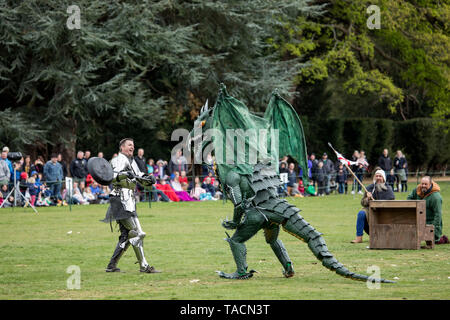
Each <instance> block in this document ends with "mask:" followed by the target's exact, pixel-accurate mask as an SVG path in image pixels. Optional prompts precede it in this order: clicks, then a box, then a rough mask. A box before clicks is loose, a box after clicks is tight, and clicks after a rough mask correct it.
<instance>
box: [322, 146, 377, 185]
mask: <svg viewBox="0 0 450 320" xmlns="http://www.w3.org/2000/svg"><path fill="white" fill-rule="evenodd" d="M328 145H329V146H330V148H331V149H333V151H334V153H336V154H337V152H336V150H334V148H333V146H332V145H331V143H329V142H328ZM341 163H342V162H341ZM343 164H344V165H345V167H346V168H347V170H348V171H350V173H351V174H352V175H353V177H354V178H355V179H356V181H358V183H359V184H360V185H361V187H362V188H363V189H364V191H365V192H366V193H370V192H369V191H367V189H366V187H365V186H364V185H363V184H362V182H361V181H359V179H358V177H357V176H356V175H355V174H354V173H353V171H352V169H350V167H349V166H348V164H347V163H343Z"/></svg>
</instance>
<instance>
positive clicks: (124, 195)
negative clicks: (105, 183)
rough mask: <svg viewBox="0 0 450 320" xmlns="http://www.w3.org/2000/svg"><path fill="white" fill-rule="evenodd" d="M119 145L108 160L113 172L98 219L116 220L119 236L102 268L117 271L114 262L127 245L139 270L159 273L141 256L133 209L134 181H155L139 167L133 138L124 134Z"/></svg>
mask: <svg viewBox="0 0 450 320" xmlns="http://www.w3.org/2000/svg"><path fill="white" fill-rule="evenodd" d="M119 148H120V152H119V154H118V156H117V157H115V158H114V159H112V160H111V166H112V169H113V173H114V179H113V180H112V185H113V190H112V191H111V193H110V198H109V199H110V206H109V208H108V211H107V212H106V217H105V219H104V220H102V221H103V222H109V223H111V222H112V220H116V221H117V224H118V225H119V230H120V236H119V241H118V243H117V246H116V248H115V250H114V253H113V255H112V257H111V260H110V261H109V264H108V266H107V267H106V272H120V269H119V268H118V267H117V264H118V262H119V260H120V258H121V257H122V255H123V254H124V253H125V251H126V250H127V249H128V247H129V246H130V245H131V246H132V247H133V250H134V253H135V254H136V258H137V260H138V263H139V270H140V272H144V273H160V272H161V271H158V270H156V269H155V268H154V267H153V266H150V265H149V264H148V262H147V260H146V259H145V256H144V238H145V232H144V231H142V228H141V224H140V223H139V219H138V216H137V213H136V199H135V194H134V190H135V188H136V184H137V183H139V184H141V185H142V186H144V187H149V186H151V185H153V184H154V183H155V179H154V177H153V176H149V175H147V174H145V173H143V172H142V171H141V170H139V167H138V165H137V163H136V161H135V160H134V158H133V152H134V141H133V139H130V138H125V139H123V140H121V141H120V145H119Z"/></svg>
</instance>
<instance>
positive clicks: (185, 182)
mask: <svg viewBox="0 0 450 320" xmlns="http://www.w3.org/2000/svg"><path fill="white" fill-rule="evenodd" d="M178 181H180V183H181V186H182V187H183V190H187V187H188V178H187V177H186V171H184V170H183V171H181V172H180V177H179V178H178Z"/></svg>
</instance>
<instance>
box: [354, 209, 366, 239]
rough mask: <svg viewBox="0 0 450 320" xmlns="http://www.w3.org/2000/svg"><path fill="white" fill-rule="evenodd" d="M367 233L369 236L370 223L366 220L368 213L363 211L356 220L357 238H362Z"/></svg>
mask: <svg viewBox="0 0 450 320" xmlns="http://www.w3.org/2000/svg"><path fill="white" fill-rule="evenodd" d="M363 231H366V233H367V234H369V222H368V221H367V218H366V212H365V211H364V210H361V211H359V212H358V217H357V218H356V236H358V237H360V236H362V235H363V234H364V232H363Z"/></svg>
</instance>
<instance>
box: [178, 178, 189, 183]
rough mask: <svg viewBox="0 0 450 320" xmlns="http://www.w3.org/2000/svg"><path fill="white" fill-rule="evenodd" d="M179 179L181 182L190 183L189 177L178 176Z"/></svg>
mask: <svg viewBox="0 0 450 320" xmlns="http://www.w3.org/2000/svg"><path fill="white" fill-rule="evenodd" d="M178 181H180V183H188V178H187V177H184V178H183V177H178Z"/></svg>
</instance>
